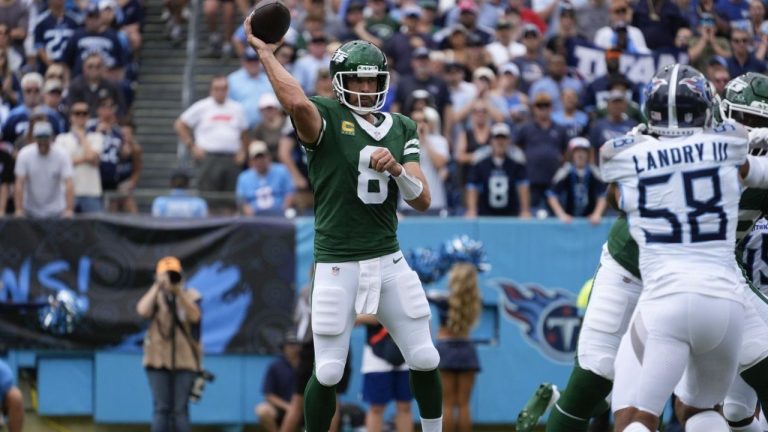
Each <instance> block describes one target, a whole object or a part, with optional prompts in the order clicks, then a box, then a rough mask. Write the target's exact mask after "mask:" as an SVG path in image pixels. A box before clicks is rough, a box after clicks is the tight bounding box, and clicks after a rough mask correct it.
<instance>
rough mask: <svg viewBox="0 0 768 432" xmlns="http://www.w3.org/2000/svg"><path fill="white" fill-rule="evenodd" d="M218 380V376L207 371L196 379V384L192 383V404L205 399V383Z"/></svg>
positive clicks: (190, 394)
mask: <svg viewBox="0 0 768 432" xmlns="http://www.w3.org/2000/svg"><path fill="white" fill-rule="evenodd" d="M215 379H216V375H214V374H212V373H211V372H209V371H207V370H203V371H202V372H200V373H198V374H197V376H196V377H195V382H194V383H192V390H190V391H189V400H190V402H195V403H197V402H200V399H202V397H203V390H205V382H206V381H208V382H213V380H215Z"/></svg>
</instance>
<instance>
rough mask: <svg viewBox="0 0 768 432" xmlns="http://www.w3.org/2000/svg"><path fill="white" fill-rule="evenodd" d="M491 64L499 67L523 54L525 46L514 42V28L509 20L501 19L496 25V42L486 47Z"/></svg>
mask: <svg viewBox="0 0 768 432" xmlns="http://www.w3.org/2000/svg"><path fill="white" fill-rule="evenodd" d="M485 50H486V51H488V54H490V55H491V58H492V59H493V64H495V65H496V67H499V66H501V65H503V64H505V63H508V62H509V61H510V60H512V59H513V58H515V57H519V56H521V55H523V54H525V45H523V44H521V43H520V42H518V41H516V40H515V27H514V24H513V23H512V21H511V20H509V19H507V18H502V19H500V20H499V22H498V23H497V24H496V41H494V42H491V43H490V44H488V45H486V47H485Z"/></svg>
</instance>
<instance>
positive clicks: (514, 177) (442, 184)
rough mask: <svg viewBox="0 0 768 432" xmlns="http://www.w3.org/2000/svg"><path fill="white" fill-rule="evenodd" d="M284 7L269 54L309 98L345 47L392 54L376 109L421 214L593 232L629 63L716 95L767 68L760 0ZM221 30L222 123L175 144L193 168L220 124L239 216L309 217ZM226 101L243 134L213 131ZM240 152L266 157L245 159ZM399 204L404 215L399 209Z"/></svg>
mask: <svg viewBox="0 0 768 432" xmlns="http://www.w3.org/2000/svg"><path fill="white" fill-rule="evenodd" d="M211 1H213V0H211ZM286 3H287V4H288V6H289V7H290V8H291V10H292V14H293V19H292V23H291V26H292V27H291V29H290V30H289V32H288V34H287V35H286V37H285V40H284V44H283V45H282V46H281V47H280V48H279V50H278V52H277V56H278V58H279V60H280V62H281V63H282V64H283V65H284V66H285V67H286V68H287V69H288V70H289V71H290V72H291V73H292V74H293V75H294V76H295V77H296V78H297V80H298V81H299V83H300V84H301V86H302V88H303V89H304V91H305V92H306V93H307V94H308V95H322V96H331V97H333V96H332V87H331V80H332V78H333V77H331V76H330V74H329V72H328V61H329V56H330V55H332V53H333V52H334V50H335V49H336V48H338V47H339V46H340V44H342V43H344V42H347V41H349V40H353V39H363V40H367V41H370V42H371V43H373V44H375V45H377V46H379V47H380V48H382V50H383V51H384V52H385V53H386V54H387V57H388V60H389V63H388V65H389V68H390V74H391V86H390V91H389V94H388V98H387V103H386V105H385V108H384V109H385V110H386V111H391V112H400V113H403V114H405V115H408V116H411V117H412V118H413V119H414V121H416V122H417V124H418V126H419V139H420V142H421V164H422V167H423V169H424V171H425V175H426V177H427V179H428V181H429V183H430V189H431V193H432V204H431V207H430V209H429V211H428V214H441V215H462V216H466V217H476V216H519V217H524V218H525V217H531V216H537V217H547V216H553V217H557V218H559V219H560V220H562V221H563V222H565V223H569V222H571V221H572V220H573V219H574V218H580V217H583V218H587V219H588V220H589V221H590V222H592V223H598V222H599V221H600V220H601V217H602V215H603V213H604V212H605V211H606V206H605V200H604V193H605V185H603V184H602V182H601V181H600V176H599V170H598V169H597V168H596V165H597V163H598V162H599V161H598V158H597V151H598V149H599V147H600V146H601V145H602V144H603V143H604V142H605V141H607V140H609V139H611V138H613V137H615V136H620V135H622V134H625V133H627V132H629V131H630V130H631V129H632V128H633V127H634V126H636V125H637V124H638V123H640V122H642V121H643V118H642V114H641V110H640V106H641V104H642V93H643V85H644V84H645V83H644V82H642V80H640V79H638V77H637V76H638V75H637V74H636V73H635V74H632V73H630V71H629V69H630V68H631V67H632V66H633V63H637V64H639V63H641V61H640V60H638V58H640V59H641V60H643V61H645V63H643V64H644V65H646V67H647V65H649V64H650V65H652V66H653V67H658V66H661V65H662V64H663V63H662V62H664V61H666V62H669V61H674V60H671V59H675V60H677V61H681V62H688V63H691V64H693V65H695V66H696V67H698V68H700V69H701V70H702V71H703V72H704V73H705V74H706V76H707V77H708V79H710V80H711V81H712V83H713V84H714V86H715V88H716V89H717V91H718V92H720V93H721V94H722V92H723V90H724V86H725V84H726V83H727V82H728V81H729V80H730V79H731V78H733V77H735V76H737V75H740V74H742V73H744V72H747V71H752V72H764V71H765V70H766V65H765V56H766V51H768V33H766V32H768V22H766V21H764V20H765V6H764V4H763V1H762V0H751V1H748V0H698V1H693V2H691V1H689V0H649V1H647V2H646V1H630V0H531V1H530V2H529V1H525V0H459V1H458V2H450V1H438V0H333V1H323V0H301V1H299V0H289V1H287V2H286ZM238 7H240V5H239V3H238ZM764 23H765V25H764ZM211 28H213V27H211ZM224 30H225V34H224V35H223V36H221V35H220V34H218V33H217V35H218V36H215V37H212V39H211V42H212V47H211V50H210V52H212V53H215V54H214V55H225V54H226V53H222V52H221V51H222V50H221V49H219V48H220V46H219V45H220V43H224V44H226V43H227V42H220V40H222V41H229V42H228V43H229V44H231V47H232V48H231V49H229V48H227V50H226V51H228V52H232V53H234V54H233V55H239V56H240V59H241V67H240V68H239V69H238V70H236V71H233V72H231V73H230V74H229V75H228V76H227V81H228V84H229V85H228V93H227V96H226V97H227V99H226V102H218V103H217V104H215V105H210V100H211V98H215V95H214V85H215V83H214V82H212V84H211V97H210V98H208V99H205V101H208V102H206V103H208V104H209V108H208V110H209V112H208V113H207V116H208V117H210V118H215V119H217V124H216V125H213V124H211V123H210V122H206V121H205V120H199V121H198V122H196V123H194V124H193V123H186V125H187V130H186V131H181V132H180V133H179V137H180V139H181V140H182V141H183V142H184V143H185V144H187V145H188V146H190V151H191V152H192V154H193V155H194V156H195V157H196V158H197V159H203V157H208V155H209V154H212V155H216V154H218V152H219V150H210V151H209V150H206V149H205V148H203V149H202V150H203V151H199V150H198V149H199V148H200V146H205V145H210V143H203V142H202V141H203V140H205V138H203V137H204V136H205V135H206V134H211V133H213V134H216V135H217V136H219V137H222V136H224V135H225V130H228V132H226V134H227V135H226V136H228V137H229V138H228V140H229V141H228V142H229V144H228V145H229V146H230V148H231V152H239V153H238V154H241V155H242V156H239V157H237V158H235V159H234V160H235V162H236V165H237V169H238V170H242V169H246V168H247V167H250V169H248V170H246V171H245V172H244V174H241V180H243V179H244V178H249V179H251V180H249V181H248V182H247V183H246V182H244V181H238V185H237V186H236V188H235V190H236V194H237V202H238V205H239V208H240V211H241V213H243V214H248V215H250V214H259V213H262V214H264V213H273V214H275V213H276V214H279V213H280V212H281V211H284V210H286V209H288V208H291V209H292V210H295V211H297V212H298V214H307V213H309V212H311V184H310V182H309V179H308V176H307V167H306V157H305V155H304V154H303V152H302V149H301V146H300V145H298V143H297V141H296V136H295V133H294V132H293V130H292V127H291V123H290V120H289V119H287V118H286V117H285V114H284V113H282V111H280V109H279V106H278V104H277V102H276V100H275V99H274V95H273V94H272V92H271V89H270V87H269V84H268V81H267V78H266V76H265V74H264V72H263V71H262V70H261V67H260V63H259V58H258V56H257V55H256V53H255V52H253V51H252V50H251V49H250V48H248V47H247V44H246V43H245V34H244V30H243V29H242V28H239V29H236V30H235V31H234V33H233V34H232V35H231V37H229V38H228V34H226V31H228V30H227V26H226V23H225V26H224ZM578 47H589V48H590V49H591V50H593V51H594V50H599V51H598V52H601V53H602V54H601V55H600V58H599V59H597V62H598V63H600V64H598V65H594V66H593V67H592V73H593V75H589V74H586V73H584V72H585V71H584V68H583V67H577V66H578V62H579V60H580V59H579V58H578V57H579V55H578V54H576V52H577V48H578ZM644 56H645V57H644ZM665 59H666V60H665ZM647 60H650V62H649V61H647ZM635 66H636V65H635ZM653 67H652V69H653ZM635 72H636V71H635ZM652 72H653V71H651V73H652ZM646 75H647V74H646ZM222 81H223V80H222ZM222 85H223V82H222ZM198 103H201V102H198ZM238 104H239V105H238ZM225 106H228V107H236V106H239V107H240V108H239V109H241V110H242V111H243V112H244V114H243V115H244V117H245V118H246V122H247V125H244V124H243V123H242V122H229V123H227V122H224V121H221V120H222V118H221V117H220V116H219V112H218V110H222V109H224V107H225ZM192 109H193V108H190V110H192ZM229 109H230V110H235V109H236V108H229ZM188 113H189V111H187V112H185V113H184V114H183V115H182V116H181V117H180V121H182V122H184V121H185V116H188ZM238 115H240V114H238ZM177 124H178V123H177ZM178 129H179V128H178V127H177V130H178ZM216 142H217V143H218V145H222V142H223V141H222V140H221V139H219V140H218V141H216ZM251 142H254V143H259V144H258V148H259V149H263V148H264V147H266V149H267V151H266V152H264V151H260V152H258V154H257V153H254V152H248V147H247V146H248V145H249V143H251ZM251 145H255V144H251ZM262 153H264V156H262ZM267 153H268V155H267ZM204 154H205V155H204ZM244 157H246V158H248V159H249V161H248V162H247V163H243V162H242V160H241V159H242V158H244ZM227 158H228V160H232V157H231V155H230V156H228V157H227ZM257 158H258V159H259V160H258V161H256V160H254V159H257ZM257 164H258V165H260V166H263V165H266V166H269V167H270V168H269V170H271V171H275V170H278V172H279V173H280V175H279V176H280V177H282V176H283V171H282V169H278V167H280V166H284V167H285V168H286V170H287V173H288V174H289V176H290V180H291V184H290V185H289V184H285V185H280V186H278V183H277V182H276V180H269V177H275V178H276V177H278V175H277V174H271V175H270V176H266V175H265V174H263V173H262V171H263V169H262V171H256V172H254V171H253V170H254V169H255V168H254V167H255V166H257ZM202 166H204V164H201V167H202ZM211 175H212V174H211ZM207 177H208V174H207V173H206V172H200V176H199V178H198V181H200V182H202V184H207ZM255 178H259V179H260V180H259V181H255V180H253V179H255ZM218 190H219V191H226V190H229V191H231V190H232V189H231V188H229V187H227V188H223V189H218ZM287 191H288V192H287ZM247 196H250V197H251V198H246V197H247ZM259 202H261V203H269V204H270V205H269V206H267V205H266V204H261V205H258V204H257V203H259ZM254 203H256V204H254ZM401 210H402V211H403V213H404V214H408V210H407V208H406V206H401ZM290 214H293V213H290Z"/></svg>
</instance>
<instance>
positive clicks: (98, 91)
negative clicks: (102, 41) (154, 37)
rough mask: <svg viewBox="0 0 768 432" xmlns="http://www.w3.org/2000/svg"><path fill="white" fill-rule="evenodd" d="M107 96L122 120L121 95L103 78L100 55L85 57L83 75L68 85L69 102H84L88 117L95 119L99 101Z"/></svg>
mask: <svg viewBox="0 0 768 432" xmlns="http://www.w3.org/2000/svg"><path fill="white" fill-rule="evenodd" d="M107 96H109V97H110V98H111V99H112V100H113V101H115V103H116V104H117V116H118V118H122V117H123V115H124V114H125V112H126V106H125V99H124V98H123V93H122V92H121V91H120V90H119V89H118V88H117V86H116V85H115V84H114V83H112V82H111V81H108V80H107V79H106V78H105V69H104V58H103V56H102V54H101V53H99V52H93V53H90V54H88V55H86V57H85V61H84V62H83V73H82V75H80V76H79V77H77V78H75V79H73V80H72V83H70V85H69V94H68V97H67V98H68V99H69V100H70V101H85V102H86V103H87V104H88V110H89V114H90V115H89V116H90V117H96V110H97V108H98V106H99V99H101V98H104V97H107Z"/></svg>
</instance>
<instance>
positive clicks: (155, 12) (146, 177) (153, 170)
mask: <svg viewBox="0 0 768 432" xmlns="http://www.w3.org/2000/svg"><path fill="white" fill-rule="evenodd" d="M145 7H146V8H147V22H146V25H145V26H144V33H143V36H144V46H143V48H142V52H141V65H140V67H139V85H138V88H137V89H136V99H135V101H134V105H133V120H134V123H136V127H137V130H136V135H137V136H136V138H137V140H138V141H139V143H141V145H142V147H143V149H144V170H143V172H142V175H141V179H140V181H139V185H138V187H139V188H165V187H168V179H169V177H170V171H171V170H172V169H173V168H174V167H176V166H177V164H178V162H177V156H176V134H175V133H174V131H173V122H174V120H175V119H176V117H177V116H178V115H179V112H181V91H182V85H183V83H182V75H183V72H184V65H185V64H186V51H185V48H184V46H183V45H182V46H179V47H174V46H172V45H171V43H170V41H169V40H168V39H167V38H166V33H165V29H166V27H165V22H163V21H162V20H161V18H160V15H161V13H162V9H163V8H162V2H161V1H159V0H153V1H148V2H145Z"/></svg>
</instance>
